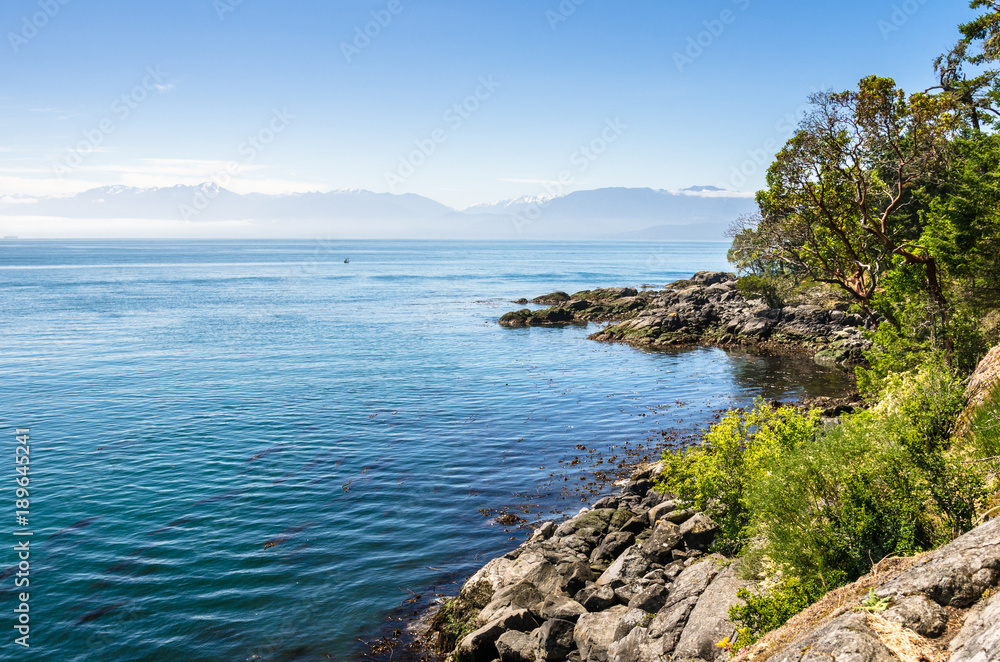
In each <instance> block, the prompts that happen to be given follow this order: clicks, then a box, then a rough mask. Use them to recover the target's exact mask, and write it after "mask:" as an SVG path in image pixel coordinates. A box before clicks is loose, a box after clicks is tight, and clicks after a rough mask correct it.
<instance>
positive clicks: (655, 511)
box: [646, 500, 677, 526]
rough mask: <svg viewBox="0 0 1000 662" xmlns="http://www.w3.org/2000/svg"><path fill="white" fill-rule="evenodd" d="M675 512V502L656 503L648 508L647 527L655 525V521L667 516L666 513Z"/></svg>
mask: <svg viewBox="0 0 1000 662" xmlns="http://www.w3.org/2000/svg"><path fill="white" fill-rule="evenodd" d="M675 510H677V501H675V500H669V501H662V502H660V503H658V504H657V505H655V506H653V507H652V508H650V509H649V512H648V513H646V515H647V516H648V517H649V525H650V526H653V525H654V524H656V520H658V519H660V518H661V517H663V516H664V515H667V514H668V513H672V512H674V511H675Z"/></svg>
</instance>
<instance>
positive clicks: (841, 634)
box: [771, 611, 898, 662]
mask: <svg viewBox="0 0 1000 662" xmlns="http://www.w3.org/2000/svg"><path fill="white" fill-rule="evenodd" d="M771 660H772V662H811V661H813V660H816V661H817V662H818V661H819V660H823V661H825V662H898V658H897V657H896V656H895V655H893V653H892V652H891V651H890V650H889V649H888V648H886V647H885V644H883V643H882V640H881V639H879V637H878V635H877V634H875V633H874V632H872V630H871V629H870V628H869V627H868V623H867V620H866V618H865V615H864V614H862V613H856V612H852V611H849V612H846V613H844V614H841V615H840V616H838V617H836V618H834V619H833V620H831V621H830V622H828V623H826V624H825V625H823V626H820V627H819V628H817V629H815V630H813V631H811V632H809V633H807V634H805V635H804V636H802V637H799V638H798V639H796V640H795V641H793V642H792V643H791V645H789V646H788V647H787V648H786V649H785V650H783V651H781V652H780V653H778V654H777V655H775V656H773V657H772V658H771Z"/></svg>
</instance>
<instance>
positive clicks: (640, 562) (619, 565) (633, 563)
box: [597, 546, 650, 588]
mask: <svg viewBox="0 0 1000 662" xmlns="http://www.w3.org/2000/svg"><path fill="white" fill-rule="evenodd" d="M649 566H650V561H649V559H648V558H646V555H645V554H643V553H642V551H641V550H640V549H639V547H638V546H632V547H629V548H628V549H627V550H625V551H624V552H623V553H622V554H621V556H619V557H618V558H617V559H615V562H614V563H612V564H611V567H609V568H608V569H607V570H605V571H604V574H602V575H601V576H600V577H599V578H598V579H597V583H598V584H599V585H602V586H603V585H605V584H608V585H610V586H612V587H613V588H617V587H618V586H623V585H625V584H629V583H632V582H634V581H636V580H637V579H639V578H640V577H642V576H643V575H645V574H646V573H647V572H649Z"/></svg>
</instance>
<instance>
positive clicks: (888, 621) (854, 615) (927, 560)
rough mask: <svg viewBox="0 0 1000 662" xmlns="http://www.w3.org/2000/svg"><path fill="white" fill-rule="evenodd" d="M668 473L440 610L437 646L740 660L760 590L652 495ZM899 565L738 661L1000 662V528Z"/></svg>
mask: <svg viewBox="0 0 1000 662" xmlns="http://www.w3.org/2000/svg"><path fill="white" fill-rule="evenodd" d="M656 470H657V466H656V465H654V466H652V467H647V468H645V469H643V470H641V471H639V472H637V473H636V474H635V475H633V477H632V480H631V481H630V482H628V483H627V484H626V485H625V486H624V489H623V491H622V493H621V494H620V495H619V496H612V497H605V498H604V499H601V500H600V501H599V502H598V503H596V504H595V506H594V507H593V508H591V509H584V510H583V511H581V512H580V513H579V514H577V515H576V516H575V517H573V518H571V519H569V520H568V521H566V522H563V523H562V524H560V525H558V526H556V525H555V523H551V522H550V523H546V524H545V525H544V526H542V527H540V528H539V529H537V530H536V532H535V534H534V535H533V536H532V538H531V539H530V540H528V541H527V542H525V543H524V544H522V545H521V546H520V547H518V548H517V549H516V550H514V551H513V552H511V553H509V554H507V555H505V556H502V557H499V558H496V559H493V560H492V561H490V562H489V563H487V564H486V565H485V566H483V567H482V568H481V569H480V570H479V571H478V572H476V573H475V574H474V575H473V576H472V577H471V578H470V579H469V580H468V581H467V582H466V583H465V584H464V585H463V586H462V589H461V592H460V594H459V596H458V597H456V598H455V599H454V600H452V601H449V602H448V603H446V604H445V606H444V607H443V608H442V609H441V611H440V612H439V613H438V615H437V617H436V618H435V620H434V626H433V631H432V632H431V633H430V639H431V641H433V642H436V644H437V646H438V647H439V648H441V649H443V652H444V653H445V654H447V659H448V660H449V661H450V662H497V661H499V662H542V661H551V662H555V661H564V660H565V661H570V662H661V661H662V660H674V661H676V662H720V661H721V660H728V659H729V658H730V654H729V652H728V651H727V650H726V648H725V646H724V644H725V642H726V640H729V641H731V640H732V639H733V637H734V635H735V634H736V628H735V626H734V625H733V624H732V623H731V622H730V621H729V607H730V606H732V605H733V604H735V603H736V602H737V601H738V598H737V594H738V592H739V590H740V589H741V588H743V587H746V586H748V585H749V584H750V582H748V581H747V580H745V579H743V578H742V577H741V575H740V571H739V570H740V567H739V562H738V561H733V560H731V559H727V558H725V557H723V556H720V555H718V554H709V553H707V551H706V549H707V546H708V545H709V544H710V542H711V537H712V536H714V534H715V531H716V527H715V524H714V523H713V522H712V520H711V519H709V518H708V517H706V516H705V515H703V514H700V513H695V512H692V511H690V510H683V509H681V508H680V504H679V503H678V502H677V501H675V500H673V499H670V498H669V495H663V494H660V493H658V492H656V491H654V490H652V489H651V487H652V482H651V480H650V479H651V478H652V477H653V475H654V473H655V471H656ZM891 561H894V562H895V565H890V566H888V567H889V568H890V570H885V571H883V570H881V569H879V568H876V570H874V571H873V573H872V574H871V575H869V576H867V577H866V578H862V580H860V581H859V582H858V583H856V584H854V585H851V586H847V587H843V588H841V589H837V590H836V591H834V592H832V593H831V594H829V595H828V596H827V598H824V599H823V600H821V601H820V602H819V603H817V604H816V605H813V606H812V607H810V608H809V609H807V610H806V611H805V612H803V613H802V614H799V615H798V616H796V617H794V618H793V619H792V620H791V621H789V623H788V624H786V626H784V627H783V628H780V629H779V630H776V631H775V632H772V633H770V634H769V635H767V637H765V638H764V639H763V640H761V642H759V643H758V644H755V645H754V646H752V647H749V648H745V649H743V650H742V651H740V653H739V655H737V657H736V658H735V659H736V661H737V662H739V661H741V660H742V661H748V660H754V661H755V662H763V661H764V660H771V661H773V662H809V661H813V660H817V661H818V660H834V661H836V662H855V661H857V662H862V661H870V660H874V661H879V662H900V661H901V660H902V661H903V662H911V661H912V662H918V661H919V660H921V659H926V660H932V659H933V660H952V661H954V662H991V661H994V660H1000V518H998V519H994V520H992V521H990V522H987V523H986V524H983V525H982V526H980V527H978V528H976V529H974V530H973V531H971V532H969V533H967V534H965V535H964V536H961V537H960V538H958V539H956V540H955V541H953V542H951V543H950V544H948V545H945V546H943V547H941V548H940V549H938V550H936V551H934V552H929V553H926V554H924V555H922V556H920V557H918V558H916V559H891ZM881 565H883V564H880V566H881ZM891 568H895V570H892V569H891ZM872 600H875V601H877V605H878V606H877V608H872V607H871V605H870V603H871V602H872ZM914 651H916V652H914ZM921 656H922V657H921Z"/></svg>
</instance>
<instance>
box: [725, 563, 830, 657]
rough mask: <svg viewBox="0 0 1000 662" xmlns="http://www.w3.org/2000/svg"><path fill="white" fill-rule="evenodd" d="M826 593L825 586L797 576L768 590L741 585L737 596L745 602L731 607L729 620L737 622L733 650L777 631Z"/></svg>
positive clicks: (783, 580)
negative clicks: (742, 586)
mask: <svg viewBox="0 0 1000 662" xmlns="http://www.w3.org/2000/svg"><path fill="white" fill-rule="evenodd" d="M824 593H825V591H824V590H823V589H822V587H818V586H816V585H814V584H808V583H803V582H802V581H801V580H799V579H798V578H796V577H785V578H782V579H780V580H779V581H778V583H777V584H775V585H774V586H772V587H771V588H769V589H765V590H754V591H751V590H750V589H747V588H741V589H740V590H739V591H737V592H736V597H737V598H739V599H740V600H742V601H743V604H740V603H736V604H734V605H732V606H731V607H729V620H730V621H732V623H733V624H735V625H736V640H735V641H734V642H733V651H737V650H739V649H741V648H743V647H744V646H749V645H751V644H753V643H755V642H756V641H757V640H758V639H760V638H761V637H763V636H764V635H765V634H767V633H768V632H770V631H772V630H777V629H778V628H780V627H781V626H782V625H784V624H785V623H786V622H787V621H788V619H790V618H791V617H792V616H795V614H797V613H799V612H800V611H802V610H803V609H805V608H806V607H808V606H809V605H811V604H812V603H813V602H815V601H816V600H818V599H820V598H821V597H823V594H824Z"/></svg>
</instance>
